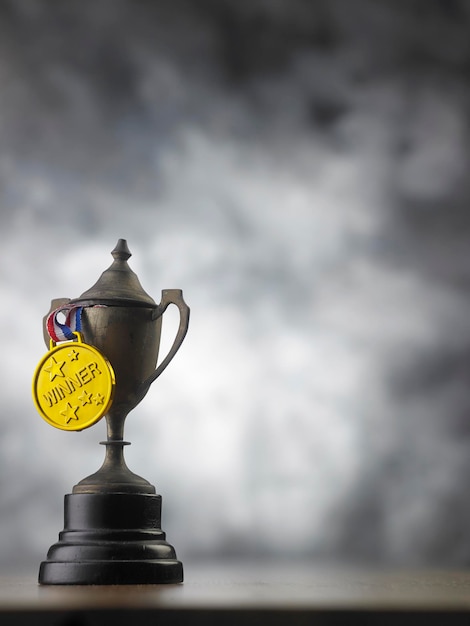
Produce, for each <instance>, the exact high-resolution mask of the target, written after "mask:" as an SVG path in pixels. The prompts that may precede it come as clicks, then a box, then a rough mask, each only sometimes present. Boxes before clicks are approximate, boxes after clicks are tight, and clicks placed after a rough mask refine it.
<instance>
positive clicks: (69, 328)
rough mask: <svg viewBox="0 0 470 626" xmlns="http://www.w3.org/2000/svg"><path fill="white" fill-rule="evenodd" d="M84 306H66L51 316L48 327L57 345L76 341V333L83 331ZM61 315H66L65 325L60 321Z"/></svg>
mask: <svg viewBox="0 0 470 626" xmlns="http://www.w3.org/2000/svg"><path fill="white" fill-rule="evenodd" d="M82 310H83V307H82V306H76V305H74V304H66V305H62V306H60V307H59V308H58V309H55V311H52V313H50V314H49V316H48V318H47V321H46V327H47V332H48V333H49V337H50V338H51V339H52V341H54V342H55V343H57V342H59V341H67V340H71V339H75V335H74V333H76V332H80V331H81V330H82ZM59 313H62V314H63V315H65V323H64V324H62V323H61V322H59V321H58V319H57V316H58V315H59Z"/></svg>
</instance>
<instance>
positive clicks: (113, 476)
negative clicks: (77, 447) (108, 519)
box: [73, 411, 156, 494]
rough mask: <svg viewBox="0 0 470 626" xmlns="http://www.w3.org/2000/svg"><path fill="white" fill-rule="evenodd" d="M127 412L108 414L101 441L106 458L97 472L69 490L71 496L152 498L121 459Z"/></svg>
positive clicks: (148, 488) (152, 490) (125, 443)
mask: <svg viewBox="0 0 470 626" xmlns="http://www.w3.org/2000/svg"><path fill="white" fill-rule="evenodd" d="M126 416H127V412H123V411H111V412H110V413H109V414H108V415H107V416H106V422H107V434H108V438H107V441H101V442H100V443H101V445H104V446H106V454H105V458H104V462H103V465H102V466H101V467H100V469H99V470H98V471H97V472H95V473H94V474H92V475H91V476H88V477H87V478H84V479H83V480H81V481H80V482H79V483H78V484H77V485H75V487H74V488H73V493H142V494H153V493H156V492H155V487H154V486H153V485H152V484H150V483H149V482H148V480H145V478H142V477H141V476H138V475H137V474H134V472H131V470H130V469H129V468H128V467H127V464H126V461H125V459H124V446H130V445H131V444H130V442H129V441H124V438H123V437H124V422H125V419H126Z"/></svg>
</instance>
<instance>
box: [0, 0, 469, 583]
mask: <svg viewBox="0 0 470 626" xmlns="http://www.w3.org/2000/svg"><path fill="white" fill-rule="evenodd" d="M469 72H470V4H469V3H468V2H465V0H462V1H459V0H446V1H445V2H443V1H438V0H425V1H424V0H409V1H408V2H406V3H405V2H402V3H398V2H394V1H393V0H374V1H372V0H324V1H320V0H317V1H311V0H310V1H308V0H288V1H287V0H275V1H270V0H250V2H237V1H236V0H224V1H222V2H220V1H218V0H200V1H198V2H191V1H190V0H153V1H149V0H146V1H145V0H141V1H139V2H135V1H134V2H132V1H131V0H98V1H97V2H83V0H81V1H76V0H68V1H67V2H58V1H52V0H50V1H48V0H3V2H2V3H1V5H0V210H1V213H0V220H1V221H0V224H1V234H2V257H3V260H2V264H1V270H0V271H1V273H0V277H1V278H0V280H1V302H2V307H1V312H0V320H1V323H0V340H1V346H2V351H1V353H2V355H3V359H2V362H1V370H0V371H1V378H0V389H1V392H2V425H1V428H2V437H1V440H0V463H1V475H0V485H1V488H0V530H1V532H0V565H1V570H2V571H12V569H17V568H29V569H30V570H31V571H35V569H36V568H37V566H38V563H39V561H40V560H41V559H43V558H44V556H45V554H46V551H47V549H48V547H49V545H50V544H51V543H53V542H54V541H55V540H56V538H57V533H58V532H59V530H61V529H62V527H63V520H62V514H63V511H62V498H63V495H64V494H65V493H69V492H70V491H71V489H72V486H73V485H74V484H75V483H76V482H78V481H79V480H81V479H82V478H84V477H85V476H87V475H88V474H90V473H92V472H93V471H95V470H96V469H97V468H98V467H99V466H100V465H101V461H102V458H103V447H102V446H99V445H98V442H99V441H100V440H102V439H103V438H104V436H105V424H104V423H100V424H98V425H97V426H95V427H94V428H92V429H89V430H88V431H85V432H83V433H67V432H62V431H58V430H55V429H53V428H50V426H48V425H47V424H46V423H45V422H44V421H43V420H42V419H41V418H40V417H39V415H38V414H37V413H36V411H35V409H34V406H33V403H32V400H31V393H30V384H31V378H32V374H33V371H34V368H35V366H36V363H37V362H38V361H39V359H40V358H41V357H42V355H43V354H44V351H45V346H44V344H43V340H42V332H41V319H42V316H43V315H44V314H45V313H46V311H47V310H48V308H49V303H50V300H51V299H52V298H56V297H62V296H65V297H77V296H78V295H80V294H81V293H82V292H83V291H84V290H85V289H88V288H89V287H90V286H91V285H92V284H93V283H94V282H95V281H96V279H97V278H98V277H99V275H100V273H101V272H102V271H103V270H104V269H106V268H107V267H108V266H109V264H110V263H111V260H112V259H111V257H110V251H111V250H112V249H113V247H114V246H115V244H116V241H117V239H118V238H120V237H122V238H125V239H127V241H128V244H129V247H130V249H131V251H132V253H133V256H132V258H131V259H130V265H131V267H132V269H134V271H136V273H137V274H138V275H139V278H140V280H141V283H142V285H143V287H144V289H145V290H146V291H147V292H149V293H150V294H151V295H152V296H153V297H154V299H155V300H157V301H158V300H159V298H160V292H161V289H163V288H182V289H183V291H184V294H185V299H186V301H187V302H188V304H189V305H190V306H191V309H192V313H191V314H192V318H191V325H190V331H189V333H188V336H187V339H186V341H185V343H184V344H183V347H182V348H181V350H180V352H179V353H178V355H177V357H176V358H175V359H174V361H173V362H172V364H171V366H170V367H169V368H168V370H166V372H165V374H164V375H163V376H162V377H161V378H160V379H159V380H158V382H157V383H155V385H154V386H153V387H152V389H151V391H150V393H149V394H148V395H147V396H146V398H145V400H144V401H143V402H142V404H141V405H139V407H138V408H137V409H136V410H135V411H134V412H133V413H132V414H131V415H130V417H129V419H128V422H127V427H126V435H127V438H128V439H130V440H131V441H132V443H133V445H132V446H131V447H130V448H128V449H127V450H126V455H127V460H128V464H129V466H130V467H131V469H132V470H133V471H135V472H136V473H138V474H141V475H143V476H144V477H145V478H147V479H148V480H150V481H151V482H152V483H154V484H155V485H156V487H157V491H158V492H159V493H161V494H162V495H163V515H164V519H163V527H164V529H165V530H166V531H167V533H168V538H169V540H170V542H171V543H173V544H174V545H175V547H176V549H177V552H178V556H179V557H180V558H181V559H182V560H183V561H185V560H186V559H190V558H196V557H197V558H208V557H224V558H228V557H229V556H230V555H237V556H244V555H250V556H259V557H262V556H269V555H271V556H275V557H288V558H294V557H305V558H309V559H312V561H315V560H324V559H335V560H338V559H339V560H350V559H352V560H356V561H361V562H366V563H379V564H399V565H415V564H437V565H467V564H469V563H470V500H469V495H468V489H467V484H468V473H469V471H470V389H469V383H468V381H469V376H470V316H469V305H470V255H469V253H468V249H469V240H470V215H469V210H468V204H469V200H470V185H469V182H468V181H469V179H468V175H467V172H468V166H469V160H470V137H469V113H470V89H469V88H470V79H469V76H470V74H469ZM176 317H177V316H176V314H175V313H174V312H171V311H168V312H167V313H166V314H165V318H164V319H165V324H164V326H166V328H165V327H164V333H165V337H166V345H167V346H168V345H169V344H170V343H171V341H172V339H173V334H174V332H175V324H176V323H177V320H176Z"/></svg>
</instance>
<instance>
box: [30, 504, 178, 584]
mask: <svg viewBox="0 0 470 626" xmlns="http://www.w3.org/2000/svg"><path fill="white" fill-rule="evenodd" d="M161 503H162V499H161V496H158V495H154V494H140V493H133V494H126V493H107V494H86V493H79V494H69V495H66V496H65V507H64V517H65V525H64V530H63V531H62V532H61V533H60V534H59V541H58V542H57V543H55V544H54V545H52V546H51V547H50V549H49V552H48V553H47V561H43V562H42V563H41V566H40V569H39V583H40V584H42V585H146V584H161V583H180V582H182V581H183V565H182V563H181V562H180V561H178V560H177V558H176V553H175V550H174V548H173V546H171V545H170V544H169V543H167V541H166V540H165V533H164V532H163V531H162V529H161V528H160V525H161Z"/></svg>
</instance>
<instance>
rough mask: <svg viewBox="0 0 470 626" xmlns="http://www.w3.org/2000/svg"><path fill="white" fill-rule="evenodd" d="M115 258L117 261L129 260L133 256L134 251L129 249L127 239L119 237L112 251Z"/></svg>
mask: <svg viewBox="0 0 470 626" xmlns="http://www.w3.org/2000/svg"><path fill="white" fill-rule="evenodd" d="M111 254H112V255H113V259H115V260H116V261H127V259H129V258H130V257H131V256H132V252H131V251H130V250H129V247H128V245H127V241H126V240H125V239H119V240H118V242H117V244H116V247H115V248H114V250H112V251H111Z"/></svg>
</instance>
